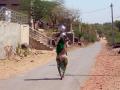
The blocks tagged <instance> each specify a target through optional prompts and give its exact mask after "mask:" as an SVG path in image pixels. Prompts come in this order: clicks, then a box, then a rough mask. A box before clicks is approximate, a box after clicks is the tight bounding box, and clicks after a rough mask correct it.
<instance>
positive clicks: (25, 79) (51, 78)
mask: <svg viewBox="0 0 120 90" xmlns="http://www.w3.org/2000/svg"><path fill="white" fill-rule="evenodd" d="M39 80H60V78H42V79H24V81H39Z"/></svg>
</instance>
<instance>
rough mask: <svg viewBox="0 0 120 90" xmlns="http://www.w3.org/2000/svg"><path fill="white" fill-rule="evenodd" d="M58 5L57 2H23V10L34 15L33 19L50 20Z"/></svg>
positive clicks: (38, 0)
mask: <svg viewBox="0 0 120 90" xmlns="http://www.w3.org/2000/svg"><path fill="white" fill-rule="evenodd" d="M56 5H57V2H55V1H43V0H22V1H21V9H22V10H24V11H28V12H29V14H32V16H33V19H34V20H35V21H36V20H39V19H48V18H49V15H50V14H51V11H52V9H53V8H54V7H55V6H56Z"/></svg>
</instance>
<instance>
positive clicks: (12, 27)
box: [0, 21, 29, 59]
mask: <svg viewBox="0 0 120 90" xmlns="http://www.w3.org/2000/svg"><path fill="white" fill-rule="evenodd" d="M22 43H28V44H29V28H25V27H23V26H21V25H20V24H17V23H8V22H3V21H0V59H4V58H5V57H6V53H5V49H4V47H5V46H8V45H9V46H12V47H13V49H14V50H15V49H16V47H17V46H18V44H22Z"/></svg>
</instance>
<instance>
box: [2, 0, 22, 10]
mask: <svg viewBox="0 0 120 90" xmlns="http://www.w3.org/2000/svg"><path fill="white" fill-rule="evenodd" d="M0 6H5V7H8V8H11V9H14V10H16V9H19V6H20V0H0Z"/></svg>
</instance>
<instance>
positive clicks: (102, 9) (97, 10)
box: [82, 7, 109, 14]
mask: <svg viewBox="0 0 120 90" xmlns="http://www.w3.org/2000/svg"><path fill="white" fill-rule="evenodd" d="M108 8H109V7H107V8H100V9H96V10H93V11H89V12H83V13H82V14H91V13H96V12H100V11H105V10H106V9H108Z"/></svg>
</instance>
